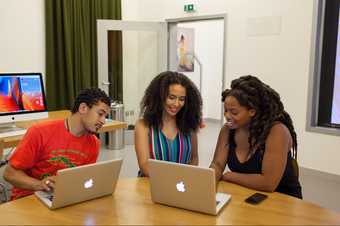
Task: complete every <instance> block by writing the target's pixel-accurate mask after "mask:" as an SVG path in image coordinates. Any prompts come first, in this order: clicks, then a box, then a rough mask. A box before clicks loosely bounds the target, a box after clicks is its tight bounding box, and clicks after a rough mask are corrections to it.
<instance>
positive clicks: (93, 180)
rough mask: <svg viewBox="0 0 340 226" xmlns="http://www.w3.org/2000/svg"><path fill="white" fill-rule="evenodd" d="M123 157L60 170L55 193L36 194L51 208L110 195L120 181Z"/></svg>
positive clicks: (38, 192)
mask: <svg viewBox="0 0 340 226" xmlns="http://www.w3.org/2000/svg"><path fill="white" fill-rule="evenodd" d="M122 161H123V160H122V159H115V160H108V161H102V162H97V163H93V164H88V165H83V166H78V167H74V168H66V169H62V170H59V171H58V173H57V176H56V179H55V188H54V191H53V193H49V192H44V191H37V192H35V195H36V196H37V197H38V198H39V199H40V200H41V201H42V202H43V203H44V204H45V205H47V207H49V208H50V209H56V208H60V207H64V206H67V205H71V204H74V203H78V202H82V201H86V200H89V199H94V198H98V197H101V196H104V195H110V194H112V193H113V192H114V189H115V187H116V183H117V181H118V177H119V172H120V168H121V165H122Z"/></svg>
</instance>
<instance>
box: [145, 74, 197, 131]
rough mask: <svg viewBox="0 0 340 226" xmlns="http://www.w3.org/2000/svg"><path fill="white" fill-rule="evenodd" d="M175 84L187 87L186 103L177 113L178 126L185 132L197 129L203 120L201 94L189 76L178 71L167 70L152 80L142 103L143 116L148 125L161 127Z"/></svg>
mask: <svg viewBox="0 0 340 226" xmlns="http://www.w3.org/2000/svg"><path fill="white" fill-rule="evenodd" d="M174 84H179V85H181V86H183V87H184V88H185V89H186V97H185V104H184V106H183V108H182V109H181V110H180V111H179V112H178V113H177V115H176V124H177V127H178V129H179V131H180V132H182V133H184V134H188V133H190V132H193V131H197V129H198V128H199V125H200V124H201V120H202V98H201V94H200V92H199V90H198V89H197V87H196V85H195V84H194V83H193V82H192V81H191V80H190V79H189V78H188V77H187V76H185V75H183V74H181V73H178V72H172V71H165V72H162V73H160V74H159V75H158V76H156V77H155V78H154V79H153V80H152V81H151V83H150V84H149V86H148V87H147V88H146V90H145V93H144V97H143V99H142V101H141V104H140V108H141V111H140V112H141V116H142V117H143V119H144V120H145V121H146V123H147V124H148V126H152V127H156V128H161V126H162V114H163V110H164V109H163V108H164V103H165V101H166V98H167V97H168V94H169V87H170V85H174Z"/></svg>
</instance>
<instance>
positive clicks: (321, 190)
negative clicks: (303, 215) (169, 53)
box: [99, 122, 340, 213]
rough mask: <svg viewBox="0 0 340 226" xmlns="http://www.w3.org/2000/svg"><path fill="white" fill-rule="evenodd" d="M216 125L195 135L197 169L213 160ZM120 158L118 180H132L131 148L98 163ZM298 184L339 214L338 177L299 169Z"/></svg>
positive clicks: (315, 200) (307, 197)
mask: <svg viewBox="0 0 340 226" xmlns="http://www.w3.org/2000/svg"><path fill="white" fill-rule="evenodd" d="M219 128H220V125H219V124H218V123H213V122H207V126H206V128H204V129H203V130H202V131H201V132H200V133H199V149H198V150H199V165H200V166H203V167H208V166H209V164H210V162H211V159H212V157H213V153H214V148H215V144H216V139H217V136H218V132H219ZM116 157H122V158H124V162H123V166H122V171H121V174H120V176H121V177H136V175H137V171H138V164H137V159H136V155H135V151H134V145H125V148H124V149H122V150H106V149H103V150H102V152H101V153H100V156H99V159H100V160H105V159H111V158H116ZM300 182H301V185H302V189H303V196H304V200H306V201H310V202H313V203H316V204H318V205H320V206H323V207H326V208H329V209H333V210H335V211H337V212H339V213H340V195H339V191H340V176H337V175H330V174H326V173H322V172H318V171H315V170H311V169H306V168H300Z"/></svg>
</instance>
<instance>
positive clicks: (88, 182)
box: [84, 179, 93, 188]
mask: <svg viewBox="0 0 340 226" xmlns="http://www.w3.org/2000/svg"><path fill="white" fill-rule="evenodd" d="M92 186H93V180H92V179H90V180H87V181H85V183H84V188H91V187H92Z"/></svg>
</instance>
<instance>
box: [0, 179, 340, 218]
mask: <svg viewBox="0 0 340 226" xmlns="http://www.w3.org/2000/svg"><path fill="white" fill-rule="evenodd" d="M218 190H219V191H221V192H227V193H229V194H231V195H232V199H231V201H230V202H229V203H228V205H227V206H226V207H224V209H222V212H221V213H220V214H219V215H218V216H217V217H215V216H210V215H205V214H202V213H197V212H192V211H188V210H183V209H179V208H173V207H168V206H164V205H160V204H154V203H152V201H151V197H150V188H149V180H148V179H146V178H130V179H127V178H120V179H119V182H118V184H117V188H116V191H115V193H114V195H113V196H106V197H102V198H99V199H95V200H91V201H87V202H83V203H80V204H76V205H72V206H68V207H64V208H61V209H57V210H49V209H48V208H47V207H45V206H44V205H43V204H42V203H41V202H40V201H39V200H38V199H37V198H36V197H35V196H28V197H25V198H22V199H19V200H15V201H12V202H8V203H5V204H2V205H0V217H1V218H0V219H1V220H0V224H3V225H22V224H25V225H96V224H97V225H100V224H101V225H119V224H134V225H137V224H147V225H151V224H159V225H161V224H167V225H177V224H180V225H215V224H233V225H236V224H238V225H240V224H241V225H260V224H267V225H320V224H321V225H339V224H340V214H339V213H336V212H333V211H331V210H328V209H325V208H322V207H320V206H317V205H315V204H312V203H309V202H306V201H303V200H299V199H295V198H292V197H290V196H287V195H283V194H280V193H270V194H268V195H269V197H268V199H266V200H265V201H264V202H262V203H261V204H259V205H257V206H253V205H250V204H247V203H245V202H244V199H245V198H246V197H248V196H249V195H251V194H252V193H254V190H251V189H247V188H244V187H241V186H238V185H235V184H231V183H226V182H220V184H219V186H218Z"/></svg>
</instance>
